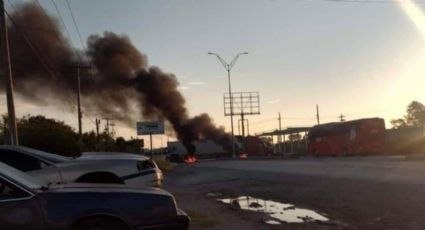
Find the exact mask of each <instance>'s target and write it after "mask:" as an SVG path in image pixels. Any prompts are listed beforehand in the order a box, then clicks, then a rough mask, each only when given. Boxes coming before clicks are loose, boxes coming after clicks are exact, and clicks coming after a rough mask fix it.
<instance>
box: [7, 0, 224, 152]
mask: <svg viewBox="0 0 425 230" xmlns="http://www.w3.org/2000/svg"><path fill="white" fill-rule="evenodd" d="M12 17H13V19H14V22H15V23H16V24H17V25H18V27H16V26H15V25H13V24H12V23H11V24H10V26H9V36H10V45H11V57H12V66H13V72H14V79H15V89H16V91H17V92H18V93H19V94H20V95H22V96H23V97H24V98H25V99H26V100H28V101H31V102H36V103H41V104H42V103H49V102H51V101H52V99H55V100H57V101H58V102H60V103H62V104H63V103H64V102H65V103H68V104H69V105H70V106H71V105H72V102H71V101H72V100H74V99H75V92H76V85H77V82H76V69H75V68H74V67H75V66H76V64H77V63H79V62H80V61H81V60H82V59H84V60H88V61H90V62H91V63H92V64H93V66H94V69H95V73H90V74H89V73H88V71H82V72H81V79H82V80H81V91H82V98H83V105H82V106H83V109H84V110H86V111H90V112H92V113H93V112H94V113H97V114H102V115H106V116H110V117H113V118H115V119H119V120H120V121H122V122H123V123H125V124H127V125H128V126H129V127H134V125H135V122H136V121H137V120H140V119H143V118H144V119H163V120H166V121H168V122H169V123H170V124H171V126H172V128H173V129H174V131H175V132H176V133H177V137H178V139H179V140H181V141H182V142H183V143H184V144H185V146H187V147H189V146H190V145H191V143H192V142H193V141H195V140H199V139H204V138H211V139H213V140H214V141H216V142H217V143H220V144H222V145H223V146H224V147H225V148H227V149H229V148H231V139H230V137H229V135H228V134H226V133H225V132H224V130H223V129H221V128H217V127H216V126H215V125H214V123H213V121H212V119H211V118H210V117H209V116H208V115H207V114H201V115H199V116H196V117H193V118H190V117H189V116H188V111H187V108H186V106H185V99H184V97H183V95H182V94H181V93H180V92H179V91H178V90H177V87H178V86H179V82H178V81H177V78H176V77H175V76H174V75H173V74H171V73H166V72H164V71H162V70H161V69H160V68H159V67H154V66H149V65H148V61H147V57H146V56H145V55H144V54H142V53H141V52H139V51H138V50H137V49H136V47H135V46H134V45H133V44H132V43H131V41H130V39H129V38H128V37H126V36H125V35H117V34H115V33H112V32H104V33H103V34H102V35H91V36H90V37H89V38H88V41H87V51H86V52H85V53H79V52H77V51H76V50H74V49H72V48H71V46H70V45H69V42H68V41H67V40H66V39H65V38H64V36H63V35H62V33H61V31H60V29H59V27H58V22H57V20H56V19H55V18H52V17H51V16H49V15H48V14H46V12H45V11H44V10H43V9H41V8H40V7H39V6H38V5H35V4H31V3H28V4H24V5H21V6H20V7H19V8H18V10H17V11H15V12H13V14H12ZM23 33H24V34H26V36H27V38H28V39H29V40H30V41H31V44H32V45H33V47H30V46H29V45H28V44H27V43H26V41H25V37H24V36H23ZM34 49H35V50H37V51H38V54H36V53H35V52H34ZM46 69H50V71H47V70H46Z"/></svg>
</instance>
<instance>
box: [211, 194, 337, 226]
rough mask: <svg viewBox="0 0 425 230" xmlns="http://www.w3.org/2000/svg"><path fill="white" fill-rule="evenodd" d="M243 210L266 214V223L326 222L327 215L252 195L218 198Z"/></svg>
mask: <svg viewBox="0 0 425 230" xmlns="http://www.w3.org/2000/svg"><path fill="white" fill-rule="evenodd" d="M218 201H220V202H223V203H225V204H228V205H232V206H233V207H237V208H239V209H241V210H249V211H254V212H259V213H263V214H266V216H265V218H264V219H263V220H264V223H266V224H271V225H276V224H281V223H282V222H286V223H306V222H326V221H329V219H328V218H326V217H325V216H323V215H321V214H319V213H317V212H315V211H313V210H310V209H305V208H297V207H295V206H294V205H292V204H287V203H280V202H276V201H273V200H264V199H259V198H255V197H251V196H239V197H237V198H225V199H218Z"/></svg>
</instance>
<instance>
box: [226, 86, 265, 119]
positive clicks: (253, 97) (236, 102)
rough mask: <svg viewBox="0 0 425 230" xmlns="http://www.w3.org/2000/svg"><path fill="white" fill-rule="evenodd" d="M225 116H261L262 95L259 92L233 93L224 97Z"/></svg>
mask: <svg viewBox="0 0 425 230" xmlns="http://www.w3.org/2000/svg"><path fill="white" fill-rule="evenodd" d="M223 104H224V116H231V115H241V116H244V115H259V114H260V93H259V92H232V97H230V94H229V93H224V95H223Z"/></svg>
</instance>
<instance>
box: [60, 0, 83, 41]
mask: <svg viewBox="0 0 425 230" xmlns="http://www.w3.org/2000/svg"><path fill="white" fill-rule="evenodd" d="M65 2H66V5H67V6H68V10H69V12H70V13H71V18H72V22H73V23H74V26H75V29H76V30H77V34H78V37H79V38H80V42H81V46H82V47H83V49H86V47H85V45H84V42H83V38H82V36H81V33H80V29H79V28H78V25H77V21H76V20H75V17H74V13H73V11H72V8H71V4H69V1H68V0H65Z"/></svg>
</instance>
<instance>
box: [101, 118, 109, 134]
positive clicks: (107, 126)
mask: <svg viewBox="0 0 425 230" xmlns="http://www.w3.org/2000/svg"><path fill="white" fill-rule="evenodd" d="M103 120H105V121H106V125H105V131H106V133H107V134H108V135H109V121H110V120H111V119H109V118H103Z"/></svg>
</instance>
